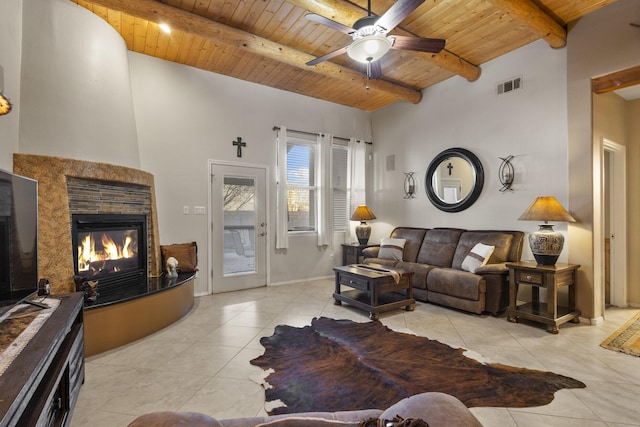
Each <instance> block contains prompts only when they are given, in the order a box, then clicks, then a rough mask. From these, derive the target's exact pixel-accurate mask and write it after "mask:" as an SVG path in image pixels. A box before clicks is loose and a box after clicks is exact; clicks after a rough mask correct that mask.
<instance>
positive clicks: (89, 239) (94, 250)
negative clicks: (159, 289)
mask: <svg viewBox="0 0 640 427" xmlns="http://www.w3.org/2000/svg"><path fill="white" fill-rule="evenodd" d="M71 225H72V227H71V228H72V230H71V237H72V248H73V252H74V253H73V266H74V274H75V282H76V286H77V288H78V290H81V289H83V288H84V289H83V290H85V292H86V293H87V301H86V302H87V305H91V304H103V303H106V302H110V301H117V300H123V299H127V298H128V297H129V296H131V295H138V294H139V293H140V292H141V291H142V292H144V291H146V289H147V280H148V277H147V276H148V274H147V272H148V258H147V244H148V243H147V217H146V215H130V214H74V215H72V216H71ZM96 282H97V289H94V288H93V286H94V285H95V284H96ZM88 284H91V288H90V289H93V290H97V294H95V293H91V297H89V296H90V295H89V294H90V292H88V290H89V289H88V288H87V286H88Z"/></svg>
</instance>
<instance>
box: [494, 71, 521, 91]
mask: <svg viewBox="0 0 640 427" xmlns="http://www.w3.org/2000/svg"><path fill="white" fill-rule="evenodd" d="M521 88H522V76H520V77H514V78H512V79H510V80H507V81H505V82H502V83H500V84H498V87H497V91H498V95H500V94H502V93H507V92H511V91H513V90H516V89H521Z"/></svg>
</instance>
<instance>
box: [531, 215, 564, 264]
mask: <svg viewBox="0 0 640 427" xmlns="http://www.w3.org/2000/svg"><path fill="white" fill-rule="evenodd" d="M539 227H540V228H539V229H538V230H537V231H534V232H532V233H531V234H529V246H530V247H531V252H532V253H533V257H534V258H535V259H536V261H537V262H538V265H555V264H556V261H557V260H558V257H559V256H560V252H562V247H563V246H564V236H563V235H562V233H560V232H558V231H555V230H554V229H553V225H551V224H540V225H539Z"/></svg>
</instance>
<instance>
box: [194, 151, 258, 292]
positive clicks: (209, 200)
mask: <svg viewBox="0 0 640 427" xmlns="http://www.w3.org/2000/svg"><path fill="white" fill-rule="evenodd" d="M215 166H233V167H240V168H252V169H263V170H264V175H265V183H264V186H265V187H264V191H265V207H264V209H265V212H264V217H265V222H266V223H267V235H266V236H265V245H266V248H265V260H264V262H265V264H266V265H265V274H266V278H265V282H266V285H267V286H269V284H270V283H271V262H270V260H271V251H270V248H271V232H270V231H271V227H270V224H271V221H270V213H271V209H270V202H269V200H270V196H269V195H270V194H271V193H270V188H271V180H270V179H269V178H270V177H271V175H270V174H269V165H267V164H261V163H244V162H234V161H223V160H212V159H209V161H208V168H207V169H208V171H209V177H208V179H207V206H208V208H209V209H208V217H207V221H208V222H207V223H208V225H209V227H208V228H207V250H208V252H209V257H208V258H209V271H208V272H207V273H208V274H207V293H208V294H209V295H211V294H213V238H212V234H213V226H214V224H213V214H212V212H213V205H212V204H213V201H212V198H211V190H212V184H211V181H212V180H211V176H212V175H213V168H214V167H215Z"/></svg>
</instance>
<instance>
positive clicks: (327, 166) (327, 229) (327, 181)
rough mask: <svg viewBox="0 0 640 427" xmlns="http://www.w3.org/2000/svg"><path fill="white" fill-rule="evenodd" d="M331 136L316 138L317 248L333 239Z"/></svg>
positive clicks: (326, 244)
mask: <svg viewBox="0 0 640 427" xmlns="http://www.w3.org/2000/svg"><path fill="white" fill-rule="evenodd" d="M332 144H333V135H331V134H325V135H322V136H318V138H317V147H318V150H317V153H318V155H317V156H316V188H317V191H316V197H317V198H316V200H317V204H316V206H317V215H318V217H317V218H318V246H328V245H329V244H330V243H331V242H332V240H333V238H332V235H333V215H332V212H333V197H332V191H331V146H332Z"/></svg>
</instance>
